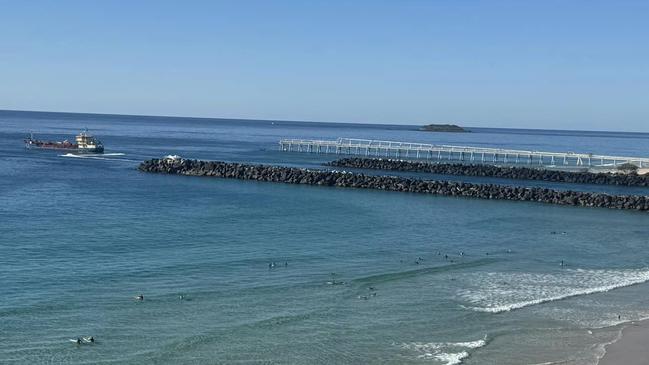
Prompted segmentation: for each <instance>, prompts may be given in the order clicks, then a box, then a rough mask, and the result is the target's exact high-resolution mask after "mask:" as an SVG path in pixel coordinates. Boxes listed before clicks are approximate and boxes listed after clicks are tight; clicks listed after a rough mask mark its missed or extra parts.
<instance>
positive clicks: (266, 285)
mask: <svg viewBox="0 0 649 365" xmlns="http://www.w3.org/2000/svg"><path fill="white" fill-rule="evenodd" d="M86 127H87V128H88V129H89V130H90V132H92V133H93V134H95V135H96V136H98V137H99V138H100V139H101V140H102V141H103V142H104V144H105V146H106V151H105V154H104V155H88V156H81V157H80V156H76V155H73V154H68V153H65V152H61V151H42V150H26V149H25V148H24V146H23V142H22V141H23V138H24V137H25V136H26V134H27V133H29V132H30V131H31V132H34V133H35V135H36V136H37V137H40V138H43V139H56V140H61V139H66V138H68V139H71V138H72V137H73V136H74V135H75V134H76V133H78V132H79V131H80V130H82V129H84V128H86ZM471 130H472V133H464V134H456V133H428V132H420V131H417V130H416V127H414V126H395V125H361V124H335V123H309V122H284V121H272V122H271V121H255V120H226V119H197V118H169V117H142V116H122V115H92V114H67V113H36V112H13V111H0V298H2V299H0V363H2V364H40V363H48V364H49V363H51V364H90V363H92V364H96V363H115V364H151V363H155V364H179V363H182V364H232V363H246V364H440V365H442V364H444V365H453V364H469V365H470V364H499V365H508V364H512V365H514V364H516V365H520V364H552V363H561V364H596V363H597V359H598V358H599V356H601V355H602V354H603V349H604V345H605V344H606V343H609V342H611V341H614V340H615V339H616V338H617V336H618V335H619V330H620V326H619V324H620V323H624V322H628V321H631V320H637V319H641V318H646V317H649V306H648V305H647V304H649V290H648V289H649V245H648V243H649V216H647V214H646V213H643V212H635V211H617V210H607V209H595V208H577V207H567V206H553V205H545V204H538V203H526V202H509V201H484V200H472V199H464V198H452V197H436V196H425V195H418V194H409V193H395V192H383V191H368V190H356V189H345V188H331V187H317V186H293V185H286V184H273V183H264V182H253V181H237V180H222V179H209V178H195V177H185V176H166V175H157V174H145V173H141V172H139V171H138V170H137V166H138V164H139V162H141V161H143V160H145V159H149V158H158V157H161V156H164V155H168V154H176V155H180V156H183V157H185V158H199V159H213V160H223V161H235V162H247V163H260V164H278V165H287V166H298V167H308V168H321V164H322V163H324V162H326V161H330V160H333V159H335V158H336V156H335V155H317V154H307V153H295V152H293V153H289V152H281V151H279V149H278V144H277V142H278V141H279V139H280V138H318V139H335V138H338V137H350V138H370V139H381V140H397V141H412V142H425V143H443V144H456V145H472V146H485V147H506V148H515V149H527V150H544V151H574V152H592V153H599V154H614V155H630V156H649V134H641V133H613V132H583V131H547V130H516V129H488V128H472V129H471ZM436 177H437V178H448V179H453V180H466V181H472V182H497V183H507V184H513V183H516V184H518V183H520V184H525V185H526V186H547V187H552V188H558V189H583V190H588V191H604V192H612V193H616V194H644V195H649V188H637V187H635V188H629V187H617V186H590V185H583V186H579V185H571V184H562V183H546V182H533V181H525V182H512V181H507V180H498V179H491V178H477V177H471V178H463V177H457V176H454V177H444V176H436ZM562 261H563V262H564V265H563V266H562V265H561V262H562ZM272 263H275V265H274V266H273V265H271V264H272ZM269 265H270V266H269ZM140 294H142V295H143V296H144V300H143V301H137V300H135V299H134V297H135V296H136V295H140ZM181 296H182V299H181ZM618 316H619V317H618ZM82 336H93V337H94V338H95V339H96V341H95V343H93V344H82V345H77V344H75V343H72V342H70V341H69V340H70V339H76V338H78V337H82Z"/></svg>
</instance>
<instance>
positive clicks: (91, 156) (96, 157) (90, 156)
mask: <svg viewBox="0 0 649 365" xmlns="http://www.w3.org/2000/svg"><path fill="white" fill-rule="evenodd" d="M125 155H126V154H125V153H121V152H116V153H101V154H78V155H77V154H74V153H66V154H64V155H59V156H60V157H72V158H83V159H88V160H116V161H124V159H121V158H108V157H118V156H125Z"/></svg>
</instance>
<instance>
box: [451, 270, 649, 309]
mask: <svg viewBox="0 0 649 365" xmlns="http://www.w3.org/2000/svg"><path fill="white" fill-rule="evenodd" d="M466 279H468V280H467V287H465V289H462V290H459V291H458V296H459V297H460V298H461V299H463V300H465V301H468V302H469V303H471V305H470V306H469V307H470V308H471V309H473V310H475V311H480V312H489V313H500V312H507V311H511V310H515V309H520V308H524V307H528V306H532V305H536V304H541V303H546V302H552V301H556V300H561V299H566V298H570V297H575V296H580V295H588V294H594V293H601V292H607V291H610V290H613V289H617V288H622V287H626V286H630V285H635V284H640V283H644V282H647V281H649V270H647V269H642V270H581V269H579V270H562V271H561V272H560V273H552V274H533V273H481V274H479V273H472V274H468V275H467V277H466Z"/></svg>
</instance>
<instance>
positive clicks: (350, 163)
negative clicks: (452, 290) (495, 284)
mask: <svg viewBox="0 0 649 365" xmlns="http://www.w3.org/2000/svg"><path fill="white" fill-rule="evenodd" d="M326 165H327V166H334V167H347V168H359V169H372V170H387V171H408V172H426V173H432V174H440V175H458V176H485V177H498V178H503V179H517V180H540V181H552V182H566V183H575V184H597V185H621V186H644V187H649V174H646V175H637V174H611V173H592V172H573V171H556V170H547V169H535V168H530V167H500V166H494V165H475V164H473V165H465V164H448V163H439V164H437V163H430V162H418V161H404V160H393V159H378V158H343V159H339V160H335V161H332V162H329V163H327V164H326Z"/></svg>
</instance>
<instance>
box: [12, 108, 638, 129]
mask: <svg viewBox="0 0 649 365" xmlns="http://www.w3.org/2000/svg"><path fill="white" fill-rule="evenodd" d="M0 112H18V113H51V114H76V115H84V114H85V115H101V116H124V117H138V118H179V119H183V118H184V119H206V120H215V119H216V120H234V121H251V122H252V121H261V122H280V123H320V124H344V125H366V126H368V125H369V126H393V127H423V126H425V125H427V124H393V123H363V122H319V121H313V120H289V119H253V118H224V117H196V116H182V115H157V114H153V115H149V114H123V113H101V112H78V111H51V110H22V109H0ZM429 124H455V123H453V122H440V123H429ZM455 125H458V126H459V127H462V128H467V129H514V130H531V131H559V132H601V133H637V134H649V131H647V132H641V131H620V130H618V131H614V130H599V129H594V130H593V129H591V130H586V129H543V128H517V127H475V126H466V125H460V124H455ZM443 133H447V132H443Z"/></svg>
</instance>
